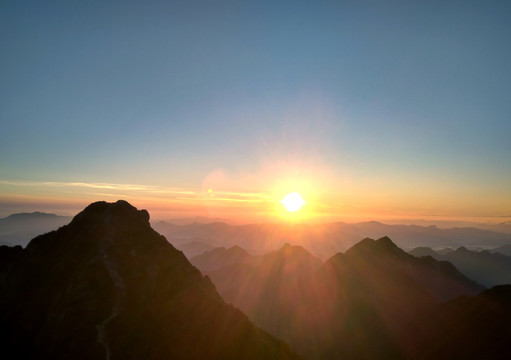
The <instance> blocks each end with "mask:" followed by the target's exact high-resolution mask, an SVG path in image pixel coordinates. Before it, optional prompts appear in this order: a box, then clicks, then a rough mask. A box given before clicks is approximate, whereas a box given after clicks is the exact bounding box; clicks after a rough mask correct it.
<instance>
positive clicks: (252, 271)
mask: <svg viewBox="0 0 511 360" xmlns="http://www.w3.org/2000/svg"><path fill="white" fill-rule="evenodd" d="M263 259H264V260H263V261H261V262H260V263H258V264H255V265H247V264H237V265H232V266H226V267H224V268H220V269H217V270H214V271H209V272H207V273H208V275H209V276H210V277H211V279H212V281H213V283H214V284H215V286H216V287H217V289H218V291H219V293H220V294H221V295H222V297H223V298H224V299H226V301H228V302H231V303H232V304H233V305H235V306H237V307H239V308H240V309H242V310H243V311H244V312H245V313H246V314H247V315H248V316H249V317H250V319H251V320H253V321H254V323H255V324H256V325H258V326H260V327H261V328H263V329H265V330H267V331H269V332H270V333H272V334H274V335H276V336H278V337H281V338H282V339H284V340H285V341H286V342H287V343H288V344H290V345H291V346H292V347H293V348H294V349H295V350H297V351H298V352H299V353H301V354H302V355H304V356H305V357H308V358H313V359H314V358H318V359H343V358H347V359H374V358H379V359H382V358H388V359H396V358H402V357H404V354H403V352H402V350H401V349H400V347H399V343H400V342H401V339H402V338H403V337H405V336H406V333H404V330H403V329H405V327H406V326H408V324H410V323H412V324H415V323H416V322H417V321H419V320H418V319H420V318H421V315H422V314H423V313H425V312H429V311H433V310H434V309H435V307H436V306H437V305H438V304H439V303H441V302H442V301H446V300H450V299H453V298H455V297H457V296H460V295H475V294H477V293H479V292H480V291H482V290H483V287H481V286H480V285H478V284H476V283H474V282H473V281H471V280H469V279H467V278H466V277H465V276H463V275H462V274H461V273H460V272H459V271H458V270H457V269H456V268H455V267H454V266H452V265H451V264H450V263H448V262H439V261H436V260H435V259H433V258H432V257H428V258H422V259H418V258H416V257H414V256H411V255H409V254H407V253H406V252H404V251H403V250H401V249H400V248H398V247H397V246H396V245H395V244H394V243H393V242H392V241H391V240H390V239H389V238H387V237H384V238H381V239H379V240H372V239H364V240H362V241H361V242H359V243H357V244H356V245H354V246H353V247H351V248H350V249H349V250H348V251H346V253H344V254H343V253H339V254H337V255H335V256H333V257H332V258H330V259H329V260H328V261H326V262H325V263H323V264H322V265H320V262H319V261H318V260H317V259H316V258H314V257H313V256H312V255H311V254H310V253H308V252H307V251H306V250H305V249H303V248H301V247H298V246H290V245H287V246H284V247H283V248H281V249H280V250H278V251H274V252H271V253H269V254H268V255H265V256H264V257H263ZM368 344H370V346H368Z"/></svg>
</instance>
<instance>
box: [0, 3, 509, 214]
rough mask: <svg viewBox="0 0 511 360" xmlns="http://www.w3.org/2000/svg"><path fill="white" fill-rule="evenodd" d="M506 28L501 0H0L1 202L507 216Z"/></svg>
mask: <svg viewBox="0 0 511 360" xmlns="http://www.w3.org/2000/svg"><path fill="white" fill-rule="evenodd" d="M509 39H511V4H510V3H509V2H507V1H484V2H483V1H427V2H415V1H385V0H383V1H299V0H297V1H250V2H245V1H194V0H191V1H151V0H149V1H129V0H124V1H87V2H73V1H44V2H42V1H23V0H20V1H2V2H1V3H0V49H1V50H0V139H1V141H0V216H7V215H8V214H10V213H14V212H22V211H35V210H37V211H47V212H56V213H58V214H68V215H69V214H71V215H74V214H75V213H77V212H78V211H80V210H81V209H82V208H83V207H85V206H86V205H87V204H88V203H90V202H92V201H98V200H106V201H115V200H117V199H126V200H128V201H130V202H131V203H133V204H134V205H135V206H137V207H140V208H146V209H148V210H149V212H150V213H151V214H152V216H153V218H154V217H155V216H156V217H160V218H166V217H191V216H208V217H221V218H226V219H235V220H237V221H242V222H243V221H244V222H258V221H278V220H282V219H287V218H289V217H290V216H291V217H294V218H296V219H299V220H310V221H312V220H314V221H327V220H328V221H330V220H346V219H352V220H362V219H366V220H371V219H373V220H379V219H385V218H417V219H419V218H438V219H446V218H449V219H451V218H452V219H454V218H467V219H469V218H470V219H476V218H477V219H486V220H488V221H501V220H502V221H503V220H510V219H511V140H510V135H511V101H510V99H511V68H510V66H511V41H509ZM294 191H296V192H299V193H300V194H302V196H303V198H304V200H305V201H306V205H305V206H304V207H303V208H302V210H300V211H299V212H296V213H293V214H286V213H285V212H283V210H282V204H280V203H279V201H280V199H282V197H283V196H284V195H285V194H286V193H289V192H294Z"/></svg>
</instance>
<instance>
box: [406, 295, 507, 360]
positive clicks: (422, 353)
mask: <svg viewBox="0 0 511 360" xmlns="http://www.w3.org/2000/svg"><path fill="white" fill-rule="evenodd" d="M420 324H421V327H420V328H418V327H410V328H408V329H406V330H407V331H408V332H409V333H410V334H415V336H411V337H410V338H409V339H408V340H409V341H408V342H406V343H405V342H403V343H402V345H403V346H404V347H405V348H406V353H407V357H408V358H409V359H459V360H463V359H509V358H511V347H510V346H509V339H511V285H501V286H495V287H493V288H491V289H489V290H486V291H485V292H483V293H482V294H480V295H478V296H475V297H466V296H463V297H459V298H456V299H453V300H451V301H449V302H446V303H443V304H440V305H439V306H438V307H437V308H436V309H435V312H434V313H424V314H422V317H421V319H420Z"/></svg>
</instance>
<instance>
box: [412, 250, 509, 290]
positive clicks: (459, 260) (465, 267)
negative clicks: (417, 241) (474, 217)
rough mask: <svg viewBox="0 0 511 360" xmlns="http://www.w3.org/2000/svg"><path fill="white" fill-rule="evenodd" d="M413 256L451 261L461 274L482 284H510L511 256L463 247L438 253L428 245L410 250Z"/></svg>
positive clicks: (489, 285) (488, 285)
mask: <svg viewBox="0 0 511 360" xmlns="http://www.w3.org/2000/svg"><path fill="white" fill-rule="evenodd" d="M410 254H412V255H414V256H418V257H420V256H432V257H434V258H435V259H437V260H444V261H449V262H451V263H452V264H453V265H454V266H456V268H458V269H459V270H460V271H461V272H462V273H463V274H465V275H466V276H468V277H469V278H470V279H474V280H475V281H477V282H478V283H480V284H483V285H484V286H487V287H491V286H495V285H503V284H511V257H509V256H505V255H502V254H501V253H499V252H495V253H490V252H489V251H487V250H484V251H473V250H469V249H467V248H465V247H459V248H458V249H456V250H452V251H448V252H443V253H440V252H438V251H435V250H433V249H431V248H429V247H419V248H415V249H413V250H412V251H410Z"/></svg>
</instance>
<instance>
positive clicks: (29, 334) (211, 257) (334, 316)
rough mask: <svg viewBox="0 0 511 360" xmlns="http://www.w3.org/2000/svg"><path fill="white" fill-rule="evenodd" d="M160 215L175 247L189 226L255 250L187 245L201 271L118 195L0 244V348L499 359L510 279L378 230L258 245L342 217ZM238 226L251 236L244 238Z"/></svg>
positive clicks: (50, 354)
mask: <svg viewBox="0 0 511 360" xmlns="http://www.w3.org/2000/svg"><path fill="white" fill-rule="evenodd" d="M160 225H163V226H164V227H170V228H171V231H172V233H173V235H174V236H176V237H175V238H174V241H175V242H176V240H177V243H180V244H186V242H187V239H188V236H190V234H193V236H194V237H193V238H194V239H195V241H197V239H209V238H211V239H212V242H210V244H219V243H220V244H222V243H229V242H231V241H237V240H239V239H245V240H243V241H245V243H246V244H256V245H257V246H254V248H256V249H259V251H260V252H259V253H252V252H251V251H246V250H245V249H244V248H242V247H241V246H240V245H235V244H232V245H231V246H224V247H220V248H216V249H212V250H209V251H207V252H205V253H203V254H201V255H198V256H194V257H193V258H192V259H191V262H192V263H193V264H195V265H196V266H197V267H198V268H199V269H200V270H201V271H202V272H203V273H204V274H205V275H207V276H204V275H203V273H201V271H199V269H197V268H195V267H194V266H193V265H192V264H190V262H189V261H188V260H187V259H186V257H185V256H184V254H183V253H182V252H180V251H178V250H176V248H174V246H173V245H171V244H170V243H169V242H168V241H167V239H165V237H163V236H161V235H160V234H158V233H157V232H156V231H154V230H153V229H152V228H151V225H150V223H149V214H148V213H147V212H146V211H145V210H137V209H136V208H134V207H132V206H131V205H130V204H128V203H127V202H125V201H118V202H116V203H105V202H98V203H94V204H91V205H90V206H88V207H87V208H86V209H85V210H84V211H82V212H81V213H79V214H78V215H76V216H75V217H74V218H73V219H72V221H71V222H70V223H69V224H68V225H65V226H63V227H61V228H59V229H58V230H54V231H51V232H49V233H46V234H44V235H40V236H38V237H36V238H34V239H33V240H32V241H30V243H29V244H28V246H26V248H24V249H23V248H22V247H20V246H17V247H7V246H0V323H1V324H2V326H1V327H0V346H1V349H2V351H3V353H5V354H8V353H16V354H17V357H19V358H43V359H46V358H48V359H49V358H52V359H167V358H172V359H299V358H301V357H300V356H303V357H304V358H308V359H324V360H333V359H507V358H511V347H509V339H511V326H509V324H511V285H507V286H497V287H494V288H491V289H489V290H485V288H484V287H483V286H482V285H479V284H478V283H477V282H475V281H473V280H471V279H469V278H468V277H466V276H465V275H464V274H463V273H462V272H460V271H459V270H458V269H457V268H456V267H455V266H454V265H452V264H451V263H450V262H448V261H444V260H441V261H439V260H436V259H435V258H434V257H432V256H423V257H419V258H418V257H415V256H413V255H410V254H408V253H406V252H405V251H403V250H402V249H401V248H400V247H398V246H397V245H396V244H395V243H394V242H393V240H391V239H390V238H389V237H380V238H379V239H378V240H373V239H371V238H365V239H363V240H361V241H360V240H359V241H356V242H355V243H354V245H352V246H350V247H348V248H347V250H346V251H344V252H338V253H336V254H335V255H333V256H331V257H330V258H328V259H327V260H326V261H322V260H320V259H319V258H318V257H316V256H314V255H313V254H311V252H310V251H308V249H307V248H306V247H304V246H300V245H293V244H282V245H281V246H280V248H278V249H275V250H272V251H269V252H266V253H262V252H261V250H262V249H264V248H266V247H270V243H269V241H270V240H271V239H273V240H275V241H276V242H278V241H277V239H287V238H292V237H293V235H297V234H298V235H300V234H301V235H300V236H301V237H300V236H299V237H298V240H299V241H297V242H302V243H308V242H307V241H306V240H305V235H307V234H312V235H314V234H316V237H315V239H320V238H323V237H324V236H326V234H327V233H330V234H331V235H334V234H335V233H336V231H338V230H339V226H340V227H342V228H343V229H344V230H348V229H349V228H348V227H343V226H344V224H341V225H340V224H331V226H330V227H326V228H321V229H318V228H313V227H302V228H300V227H298V230H300V231H299V232H298V233H297V231H298V230H297V228H296V227H285V226H280V227H275V226H274V225H265V226H263V225H260V226H252V227H250V226H249V227H248V228H247V227H235V226H230V225H227V224H222V223H216V224H208V225H201V226H199V225H198V224H193V225H186V226H182V225H169V224H161V223H160ZM381 225H382V224H372V223H371V224H365V225H364V226H368V227H367V229H371V228H372V229H373V230H374V229H379V228H380V227H381ZM204 226H205V227H204ZM355 228H356V226H355ZM197 229H200V231H198V230H197ZM205 229H209V230H210V231H211V234H209V236H208V233H207V232H206V230H205ZM249 229H252V230H254V231H255V234H253V235H252V236H251V237H248V238H246V237H245V236H246V235H247V234H249V232H248V230H249ZM351 229H354V228H353V227H352V228H351ZM385 229H389V228H387V227H385ZM167 230H168V229H167ZM276 230H278V231H279V233H276V232H274V231H276ZM286 230H288V231H289V232H290V233H288V234H286V233H285V231H286ZM334 230H335V231H334ZM409 230H410V229H408V231H409ZM353 231H354V230H353ZM357 231H361V228H359V229H358V230H357ZM375 231H376V230H375ZM421 231H422V230H420V231H419V232H421ZM354 232H355V231H354ZM462 232H463V231H462ZM222 233H223V234H225V235H226V239H223V240H222V239H221V238H220V237H219V236H220V235H219V234H222ZM268 234H270V235H273V237H271V236H270V237H266V238H265V237H264V235H268ZM448 234H449V233H448ZM451 235H452V234H449V236H451ZM334 240H335V239H334ZM243 241H241V242H242V243H243ZM279 241H280V240H279ZM334 243H335V242H334ZM343 244H345V243H343ZM273 246H275V245H273ZM247 250H248V249H247ZM457 251H458V250H457ZM462 251H466V250H463V249H462ZM448 253H451V252H448ZM254 254H255V255H254ZM430 255H431V254H430ZM499 256H503V255H499ZM228 303H230V304H231V305H228ZM234 306H235V307H234ZM237 308H239V309H241V310H242V311H243V312H245V313H246V314H247V315H248V318H247V316H246V315H244V314H243V313H242V312H241V311H240V310H238V309H237ZM270 334H271V335H270ZM279 338H280V339H282V340H279ZM284 341H285V342H284ZM286 343H287V344H289V346H291V347H289V346H288V345H287V344H286ZM295 351H296V353H295ZM297 353H299V354H300V355H297Z"/></svg>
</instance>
